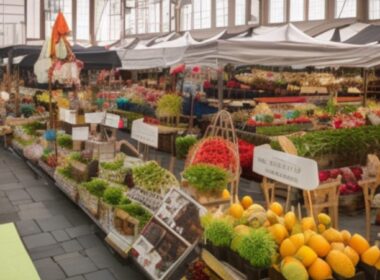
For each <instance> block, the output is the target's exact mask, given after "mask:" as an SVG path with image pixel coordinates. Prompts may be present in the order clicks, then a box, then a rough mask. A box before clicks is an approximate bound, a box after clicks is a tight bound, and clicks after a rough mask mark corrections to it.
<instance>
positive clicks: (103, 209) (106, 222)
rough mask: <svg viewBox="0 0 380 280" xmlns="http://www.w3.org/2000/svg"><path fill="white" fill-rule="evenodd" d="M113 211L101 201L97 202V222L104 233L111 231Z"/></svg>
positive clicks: (110, 206)
mask: <svg viewBox="0 0 380 280" xmlns="http://www.w3.org/2000/svg"><path fill="white" fill-rule="evenodd" d="M113 214H114V209H113V206H112V205H109V204H107V203H105V202H104V201H103V200H100V201H99V222H100V224H101V225H102V226H103V229H104V230H105V231H106V232H109V231H110V229H111V224H112V220H113Z"/></svg>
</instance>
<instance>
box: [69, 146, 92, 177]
mask: <svg viewBox="0 0 380 280" xmlns="http://www.w3.org/2000/svg"><path fill="white" fill-rule="evenodd" d="M69 162H70V165H71V167H72V169H71V172H72V177H73V179H74V180H76V181H77V182H85V181H88V180H90V179H91V178H93V177H96V176H97V173H98V161H97V160H92V153H91V151H88V150H87V151H82V152H80V153H79V152H72V153H71V154H70V156H69Z"/></svg>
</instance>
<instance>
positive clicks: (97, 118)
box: [84, 112, 105, 124]
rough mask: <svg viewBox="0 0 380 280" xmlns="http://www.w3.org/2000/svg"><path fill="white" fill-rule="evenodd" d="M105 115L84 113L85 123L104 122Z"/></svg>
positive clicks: (101, 113)
mask: <svg viewBox="0 0 380 280" xmlns="http://www.w3.org/2000/svg"><path fill="white" fill-rule="evenodd" d="M104 117H105V113H104V112H96V113H86V114H84V120H85V123H94V124H99V123H102V122H103V121H104Z"/></svg>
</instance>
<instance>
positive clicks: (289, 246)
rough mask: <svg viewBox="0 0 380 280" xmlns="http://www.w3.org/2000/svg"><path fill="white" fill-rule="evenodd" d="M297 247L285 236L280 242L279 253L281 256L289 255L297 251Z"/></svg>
mask: <svg viewBox="0 0 380 280" xmlns="http://www.w3.org/2000/svg"><path fill="white" fill-rule="evenodd" d="M297 249H298V248H297V247H296V246H295V245H294V244H293V242H292V241H291V240H290V239H289V238H286V239H285V240H284V241H282V243H281V246H280V255H281V257H282V258H285V257H291V256H293V255H294V254H295V253H296V252H297Z"/></svg>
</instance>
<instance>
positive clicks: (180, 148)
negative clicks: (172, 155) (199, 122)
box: [175, 135, 197, 159]
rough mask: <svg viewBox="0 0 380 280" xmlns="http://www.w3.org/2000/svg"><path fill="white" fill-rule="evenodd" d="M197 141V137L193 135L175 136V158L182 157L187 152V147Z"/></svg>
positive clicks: (184, 156)
mask: <svg viewBox="0 0 380 280" xmlns="http://www.w3.org/2000/svg"><path fill="white" fill-rule="evenodd" d="M196 142H197V137H195V136H193V135H187V136H183V137H177V138H176V140H175V148H176V154H177V158H179V159H184V158H186V156H187V153H188V152H189V149H190V148H191V147H192V146H193V145H194V144H195V143H196Z"/></svg>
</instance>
